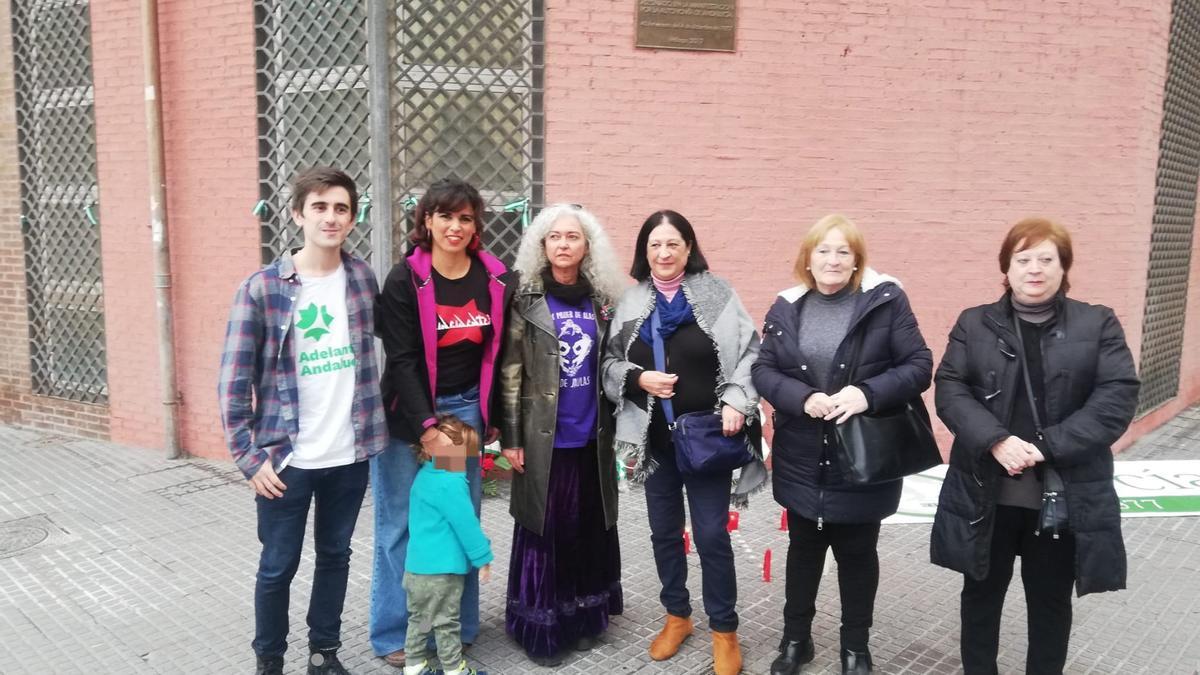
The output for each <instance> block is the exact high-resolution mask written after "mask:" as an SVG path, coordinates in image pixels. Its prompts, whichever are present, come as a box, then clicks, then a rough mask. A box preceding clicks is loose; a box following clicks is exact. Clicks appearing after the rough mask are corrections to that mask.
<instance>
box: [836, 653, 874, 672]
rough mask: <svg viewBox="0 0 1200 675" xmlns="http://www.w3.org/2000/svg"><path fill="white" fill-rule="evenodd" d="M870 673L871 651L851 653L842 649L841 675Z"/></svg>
mask: <svg viewBox="0 0 1200 675" xmlns="http://www.w3.org/2000/svg"><path fill="white" fill-rule="evenodd" d="M871 671H872V668H871V651H870V650H869V649H864V650H862V651H861V652H853V651H850V650H849V649H845V648H843V649H842V675H863V674H865V673H869V672H871Z"/></svg>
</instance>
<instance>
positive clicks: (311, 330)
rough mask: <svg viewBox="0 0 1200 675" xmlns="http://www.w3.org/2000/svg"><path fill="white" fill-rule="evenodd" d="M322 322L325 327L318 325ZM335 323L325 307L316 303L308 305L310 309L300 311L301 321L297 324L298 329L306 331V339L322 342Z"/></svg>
mask: <svg viewBox="0 0 1200 675" xmlns="http://www.w3.org/2000/svg"><path fill="white" fill-rule="evenodd" d="M318 321H320V322H321V323H322V324H324V325H323V326H320V325H317V322H318ZM332 323H333V316H332V315H331V314H330V313H329V310H328V309H325V305H320V306H318V305H317V303H315V302H310V303H308V307H305V308H304V309H302V310H300V321H298V322H296V328H299V329H300V330H302V331H304V337H306V338H308V339H310V340H315V341H317V342H320V341H321V338H323V337H325V336H326V335H328V334H329V326H330V324H332Z"/></svg>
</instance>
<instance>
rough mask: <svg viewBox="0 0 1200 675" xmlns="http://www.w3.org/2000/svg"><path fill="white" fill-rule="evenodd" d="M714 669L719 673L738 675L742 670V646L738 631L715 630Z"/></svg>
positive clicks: (722, 674)
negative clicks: (739, 642) (739, 641)
mask: <svg viewBox="0 0 1200 675" xmlns="http://www.w3.org/2000/svg"><path fill="white" fill-rule="evenodd" d="M712 642H713V670H714V671H715V672H716V674H717V675H737V674H738V673H740V672H742V648H741V647H739V646H738V638H737V633H735V632H732V631H730V632H728V633H721V632H718V631H715V630H714V631H713V633H712Z"/></svg>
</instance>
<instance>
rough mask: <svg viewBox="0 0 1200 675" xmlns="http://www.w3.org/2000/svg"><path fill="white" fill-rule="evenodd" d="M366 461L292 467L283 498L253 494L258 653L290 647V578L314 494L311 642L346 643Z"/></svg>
mask: <svg viewBox="0 0 1200 675" xmlns="http://www.w3.org/2000/svg"><path fill="white" fill-rule="evenodd" d="M367 467H368V465H367V463H366V462H356V463H354V464H347V465H345V466H337V467H333V468H329V469H297V468H295V467H291V466H289V467H287V468H285V469H284V470H283V471H281V472H280V473H279V479H280V480H281V481H283V484H284V485H286V486H287V490H284V492H283V496H282V497H276V498H275V499H267V498H265V497H262V496H255V498H254V500H255V503H256V504H257V506H258V540H259V541H260V542H262V547H263V548H262V557H261V558H259V562H258V579H257V582H256V583H255V585H254V642H253V643H251V647H253V648H254V653H255V654H257V655H259V656H263V657H271V656H282V655H283V653H284V652H285V651H287V634H288V602H289V599H290V593H291V585H292V577H294V576H295V575H296V568H297V567H299V566H300V553H301V551H302V550H303V548H304V528H305V525H306V523H307V521H308V507H309V504H311V503H312V502H313V501H314V500H315V501H316V505H317V506H316V511H315V513H314V514H313V540H314V543H315V546H314V549H315V551H316V565H315V569H314V571H313V585H312V595H311V597H310V599H309V603H308V617H307V618H308V643H309V645H310V646H311V647H313V648H314V649H337V648H338V647H340V646H341V644H342V643H341V630H342V603H343V602H344V601H345V599H346V578H347V577H348V576H349V573H350V537H352V536H353V535H354V525H355V523H356V522H357V521H358V510H359V508H360V507H361V506H362V502H363V495H364V494H365V493H366V491H367V470H368V469H367Z"/></svg>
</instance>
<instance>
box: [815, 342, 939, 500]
mask: <svg viewBox="0 0 1200 675" xmlns="http://www.w3.org/2000/svg"><path fill="white" fill-rule="evenodd" d="M861 349H862V339H861V338H859V341H858V343H857V344H856V345H855V353H854V357H853V360H852V361H851V363H853V364H855V365H854V370H851V371H850V377H849V379H847V380H846V381H847V382H854V374H855V370H857V367H858V366H857V364H858V361H859V358H858V357H859V352H860V350H861ZM834 429H835V431H836V434H837V441H838V442H837V449H836V450H835V452H836V453H837V458H838V465H839V466H840V468H841V470H842V478H843V479H844V480H845V481H846V482H847V483H850V484H852V485H872V484H874V483H886V482H888V481H893V480H899V479H901V478H903V477H905V476H909V475H912V474H914V473H920V472H922V471H924V470H926V469H929V468H931V467H935V466H937V465H938V464H941V463H942V453H941V451H939V450H938V445H937V440H935V439H934V437H933V427H932V425H931V424H930V422H929V410H927V409H926V408H925V401H923V400H922V399H921V397H920V395H918V396H917V397H916V398H914V399H913V400H911V401H908V402H907V403H905V404H904V405H903V406H900V407H898V408H895V409H892V410H881V411H876V412H874V413H860V414H858V415H851V416H850V419H848V420H846V421H845V422H843V423H842V424H837V425H834Z"/></svg>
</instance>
